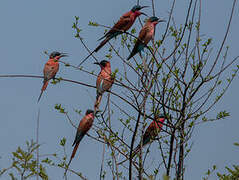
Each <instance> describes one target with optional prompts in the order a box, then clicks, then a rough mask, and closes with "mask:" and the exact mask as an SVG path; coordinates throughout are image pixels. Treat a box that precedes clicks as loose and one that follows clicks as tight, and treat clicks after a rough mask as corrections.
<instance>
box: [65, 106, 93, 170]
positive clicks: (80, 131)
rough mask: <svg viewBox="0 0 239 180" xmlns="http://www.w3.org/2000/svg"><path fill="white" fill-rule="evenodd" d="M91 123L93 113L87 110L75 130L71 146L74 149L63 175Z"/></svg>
mask: <svg viewBox="0 0 239 180" xmlns="http://www.w3.org/2000/svg"><path fill="white" fill-rule="evenodd" d="M93 121H94V111H93V110H91V109H88V110H87V111H86V113H85V116H84V117H83V118H82V119H81V121H80V124H79V126H78V128H77V132H76V136H75V140H74V142H73V144H72V146H74V149H73V151H72V154H71V158H70V161H69V163H68V165H67V167H66V170H65V173H64V174H65V175H66V173H67V170H68V168H69V166H70V163H71V161H72V159H73V158H74V157H75V154H76V151H77V149H78V147H79V144H80V142H81V140H82V138H83V137H84V136H85V135H86V133H87V132H88V131H89V130H90V128H91V126H92V125H93Z"/></svg>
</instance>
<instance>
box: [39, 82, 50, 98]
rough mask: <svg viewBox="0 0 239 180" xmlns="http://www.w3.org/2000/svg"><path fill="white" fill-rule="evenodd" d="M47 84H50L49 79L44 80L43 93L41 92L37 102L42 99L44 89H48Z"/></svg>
mask: <svg viewBox="0 0 239 180" xmlns="http://www.w3.org/2000/svg"><path fill="white" fill-rule="evenodd" d="M47 85H48V81H45V80H44V81H43V86H42V88H41V93H40V96H39V98H38V100H37V102H39V101H40V99H41V96H42V93H43V91H45V90H46V88H47Z"/></svg>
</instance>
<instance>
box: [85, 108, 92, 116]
mask: <svg viewBox="0 0 239 180" xmlns="http://www.w3.org/2000/svg"><path fill="white" fill-rule="evenodd" d="M93 112H94V111H93V110H91V109H87V111H86V113H85V114H86V115H87V114H90V113H93Z"/></svg>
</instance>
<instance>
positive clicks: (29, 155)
mask: <svg viewBox="0 0 239 180" xmlns="http://www.w3.org/2000/svg"><path fill="white" fill-rule="evenodd" d="M26 145H27V147H26V148H22V147H18V148H17V150H16V151H15V152H12V155H13V158H12V165H11V167H10V168H7V169H6V168H5V169H3V170H2V171H1V172H0V176H1V175H2V174H4V173H5V172H6V171H8V170H9V169H12V170H16V171H17V173H16V174H20V175H21V178H22V179H24V180H26V179H29V178H32V177H34V176H39V177H41V179H43V180H48V175H47V173H46V170H45V167H44V166H43V165H42V164H41V163H38V162H37V157H36V155H35V154H36V152H35V151H36V150H37V149H38V148H39V147H40V145H38V144H37V143H35V142H34V141H33V140H31V141H30V142H29V141H27V142H26ZM8 175H9V176H10V178H11V179H12V180H16V179H18V178H17V177H16V176H15V175H14V174H13V172H11V173H9V174H8Z"/></svg>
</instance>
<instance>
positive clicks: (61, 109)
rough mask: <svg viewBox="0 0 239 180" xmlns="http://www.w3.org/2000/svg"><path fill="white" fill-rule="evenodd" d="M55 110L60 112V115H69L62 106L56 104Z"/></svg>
mask: <svg viewBox="0 0 239 180" xmlns="http://www.w3.org/2000/svg"><path fill="white" fill-rule="evenodd" d="M55 109H56V110H58V111H59V112H60V113H63V114H65V113H67V112H66V111H65V108H63V107H62V105H61V104H55Z"/></svg>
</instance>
